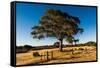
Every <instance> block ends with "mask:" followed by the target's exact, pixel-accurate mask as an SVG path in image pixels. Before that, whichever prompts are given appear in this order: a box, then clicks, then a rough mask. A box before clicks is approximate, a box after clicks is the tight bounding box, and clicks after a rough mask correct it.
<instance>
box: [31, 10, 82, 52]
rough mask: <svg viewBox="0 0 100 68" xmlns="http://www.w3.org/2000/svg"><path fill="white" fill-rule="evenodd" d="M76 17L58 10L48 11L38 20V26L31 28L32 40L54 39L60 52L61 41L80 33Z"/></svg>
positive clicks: (80, 29) (78, 21)
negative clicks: (56, 40) (58, 43)
mask: <svg viewBox="0 0 100 68" xmlns="http://www.w3.org/2000/svg"><path fill="white" fill-rule="evenodd" d="M79 24H80V20H79V18H78V17H75V16H72V15H69V14H68V13H65V12H62V11H60V10H53V9H49V10H47V11H46V12H45V14H44V16H42V17H41V19H40V20H39V25H37V26H34V27H33V28H32V32H31V34H32V35H33V38H38V39H42V38H45V37H55V38H57V39H58V40H59V42H60V45H59V50H60V51H62V48H63V39H64V38H66V37H68V36H72V35H75V34H77V33H78V32H82V30H83V29H82V28H79Z"/></svg>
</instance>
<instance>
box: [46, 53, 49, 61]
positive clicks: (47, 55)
mask: <svg viewBox="0 0 100 68" xmlns="http://www.w3.org/2000/svg"><path fill="white" fill-rule="evenodd" d="M46 56H47V61H48V60H49V57H48V56H49V55H48V51H47V55H46Z"/></svg>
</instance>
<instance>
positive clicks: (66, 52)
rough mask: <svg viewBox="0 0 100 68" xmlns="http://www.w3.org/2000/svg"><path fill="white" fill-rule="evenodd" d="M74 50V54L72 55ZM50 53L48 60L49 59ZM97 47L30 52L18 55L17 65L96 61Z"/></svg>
mask: <svg viewBox="0 0 100 68" xmlns="http://www.w3.org/2000/svg"><path fill="white" fill-rule="evenodd" d="M72 49H73V50H74V51H73V54H72ZM47 51H48V59H47ZM34 52H38V53H39V54H40V55H41V56H37V57H36V56H33V53H34ZM95 60H96V47H95V46H80V47H66V48H63V52H60V51H59V48H54V49H44V50H30V51H28V52H27V53H17V54H16V65H28V64H33V65H34V64H52V63H65V62H82V61H95Z"/></svg>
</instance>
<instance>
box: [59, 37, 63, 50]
mask: <svg viewBox="0 0 100 68" xmlns="http://www.w3.org/2000/svg"><path fill="white" fill-rule="evenodd" d="M59 42H60V45H59V50H60V51H63V49H62V48H63V40H62V39H60V40H59Z"/></svg>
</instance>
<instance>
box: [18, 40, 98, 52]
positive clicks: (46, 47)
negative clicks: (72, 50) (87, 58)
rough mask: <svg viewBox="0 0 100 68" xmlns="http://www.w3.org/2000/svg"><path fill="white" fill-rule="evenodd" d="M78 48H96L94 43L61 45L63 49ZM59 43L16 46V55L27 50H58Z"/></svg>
mask: <svg viewBox="0 0 100 68" xmlns="http://www.w3.org/2000/svg"><path fill="white" fill-rule="evenodd" d="M74 46H75V47H76V46H77V47H78V46H96V43H95V42H93V41H90V42H87V43H84V44H76V45H63V48H64V47H74ZM58 47H59V43H58V42H55V43H54V45H45V46H31V45H24V46H16V53H26V52H28V51H29V50H42V49H53V48H58Z"/></svg>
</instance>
